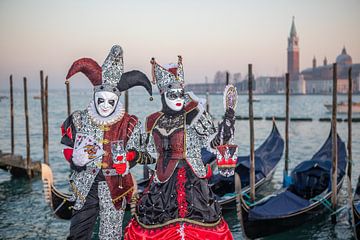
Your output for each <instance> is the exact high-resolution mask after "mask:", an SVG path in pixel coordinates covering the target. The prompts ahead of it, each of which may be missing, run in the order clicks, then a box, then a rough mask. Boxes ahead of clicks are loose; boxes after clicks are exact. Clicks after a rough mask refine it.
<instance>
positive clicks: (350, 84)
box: [347, 67, 353, 193]
mask: <svg viewBox="0 0 360 240" xmlns="http://www.w3.org/2000/svg"><path fill="white" fill-rule="evenodd" d="M351 71H352V68H351V67H350V68H349V77H348V78H349V89H348V144H347V149H348V177H349V181H350V186H351V172H352V150H351V142H352V136H351V132H352V129H351V125H352V121H351V119H352V91H353V90H352V78H351ZM350 190H351V189H350ZM350 193H351V192H350Z"/></svg>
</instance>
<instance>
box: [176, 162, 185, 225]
mask: <svg viewBox="0 0 360 240" xmlns="http://www.w3.org/2000/svg"><path fill="white" fill-rule="evenodd" d="M185 174H186V171H185V167H182V168H180V169H179V171H178V173H177V177H176V178H177V183H176V191H177V202H178V208H179V217H180V218H185V216H186V214H187V202H186V193H185V182H186V175H185Z"/></svg>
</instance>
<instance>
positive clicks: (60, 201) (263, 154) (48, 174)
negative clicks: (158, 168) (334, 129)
mask: <svg viewBox="0 0 360 240" xmlns="http://www.w3.org/2000/svg"><path fill="white" fill-rule="evenodd" d="M283 150H284V140H283V139H282V137H281V135H280V133H279V131H278V129H277V127H276V124H275V122H273V127H272V131H271V133H270V135H269V136H268V138H267V139H266V140H265V141H264V143H263V144H262V145H261V146H260V147H259V148H258V149H256V151H255V171H256V172H255V181H256V184H255V187H256V188H258V187H260V186H262V185H263V184H265V183H267V182H269V181H270V180H271V178H272V176H273V174H274V172H275V169H276V166H277V164H278V163H279V161H280V159H281V157H282V153H283ZM202 158H203V162H204V163H205V164H206V163H209V162H212V161H214V159H215V158H216V156H215V154H212V153H210V152H208V151H206V150H204V149H203V151H202ZM149 171H151V169H149ZM235 171H236V172H237V173H239V174H240V175H241V176H242V178H241V180H242V183H243V184H242V187H243V189H244V191H243V193H244V194H246V193H248V192H249V191H250V180H249V172H250V157H249V156H240V157H238V160H237V164H236V169H235ZM42 181H43V186H44V194H45V201H46V202H47V203H49V205H50V207H51V209H52V211H53V213H54V214H55V216H56V217H58V218H60V219H70V218H71V208H72V206H73V205H74V201H73V200H72V199H71V194H69V193H63V192H61V191H59V190H58V189H57V188H56V187H55V184H54V180H53V174H52V170H51V168H50V167H49V166H48V165H46V164H42ZM148 183H149V179H141V180H139V181H137V191H138V194H139V195H141V193H142V191H143V190H144V189H145V187H146V186H147V185H148ZM209 184H210V186H211V189H212V190H213V192H214V193H215V194H216V198H217V200H218V201H219V203H220V205H221V206H222V208H223V210H224V211H227V210H230V209H234V208H236V203H235V202H236V194H235V183H234V176H232V177H224V176H222V175H220V174H214V175H213V176H212V178H211V179H210V181H209ZM127 208H128V209H130V205H128V207H127Z"/></svg>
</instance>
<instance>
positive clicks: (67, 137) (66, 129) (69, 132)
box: [61, 115, 76, 148]
mask: <svg viewBox="0 0 360 240" xmlns="http://www.w3.org/2000/svg"><path fill="white" fill-rule="evenodd" d="M75 135H76V129H75V126H74V123H73V115H70V116H69V117H68V118H67V119H66V120H65V121H64V122H63V124H62V125H61V136H62V137H61V143H62V144H64V145H65V146H68V147H70V148H74V143H75V140H74V139H75Z"/></svg>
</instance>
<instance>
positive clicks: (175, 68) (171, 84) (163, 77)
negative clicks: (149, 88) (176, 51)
mask: <svg viewBox="0 0 360 240" xmlns="http://www.w3.org/2000/svg"><path fill="white" fill-rule="evenodd" d="M150 63H151V64H152V77H153V80H152V83H153V84H156V85H157V87H158V88H159V91H160V94H163V93H164V92H166V91H167V90H168V89H172V88H176V87H179V88H183V87H184V70H183V64H182V57H181V56H180V55H179V56H178V63H177V64H169V65H167V66H164V67H163V66H160V65H159V64H158V63H157V62H156V61H155V58H152V59H151V61H150Z"/></svg>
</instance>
